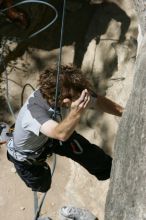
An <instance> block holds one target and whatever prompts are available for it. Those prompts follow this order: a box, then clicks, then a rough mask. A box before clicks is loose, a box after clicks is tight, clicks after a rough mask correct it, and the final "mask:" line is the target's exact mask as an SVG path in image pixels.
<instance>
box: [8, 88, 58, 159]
mask: <svg viewBox="0 0 146 220" xmlns="http://www.w3.org/2000/svg"><path fill="white" fill-rule="evenodd" d="M53 113H54V110H53V109H52V108H51V107H50V106H49V105H48V103H47V101H46V100H45V99H44V98H43V97H42V94H41V92H40V90H39V89H38V90H36V91H35V92H33V94H32V95H31V96H30V97H29V98H28V100H27V101H26V103H25V104H24V106H23V107H22V108H21V110H20V112H19V114H18V117H17V120H16V124H15V130H14V137H13V138H12V139H10V141H9V142H8V145H7V146H8V152H9V154H10V155H11V156H13V157H14V158H15V159H16V160H19V161H24V160H25V159H26V158H27V154H28V153H29V154H30V153H32V155H33V157H38V156H39V155H40V153H41V150H43V147H42V146H43V145H44V144H45V143H46V141H47V140H48V137H47V136H45V135H43V134H42V133H40V128H41V125H42V124H43V123H45V122H46V121H48V120H49V119H51V118H52V116H53Z"/></svg>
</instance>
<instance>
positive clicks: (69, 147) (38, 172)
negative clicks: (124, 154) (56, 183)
mask: <svg viewBox="0 0 146 220" xmlns="http://www.w3.org/2000/svg"><path fill="white" fill-rule="evenodd" d="M51 153H55V154H58V155H61V156H66V157H68V158H71V159H72V160H74V161H76V162H77V163H79V164H80V165H81V166H83V167H84V168H85V169H86V170H88V171H89V173H90V174H92V175H94V176H95V177H96V178H97V179H98V180H106V179H108V178H109V177H110V171H111V165H112V158H111V157H110V156H108V155H107V154H105V153H104V151H103V150H102V149H101V148H99V147H98V146H96V145H94V144H91V143H90V142H89V141H88V140H87V139H85V138H84V137H83V136H81V135H80V134H78V133H76V132H74V133H73V135H72V136H71V138H70V139H69V140H67V141H65V142H61V143H60V142H59V141H58V140H54V142H53V146H51V147H49V142H48V143H46V144H45V150H44V151H43V153H42V154H41V155H40V156H39V158H38V159H37V161H36V162H34V163H32V164H31V163H28V162H27V161H24V162H20V161H17V160H15V159H14V158H13V157H12V156H10V155H9V154H8V159H9V160H10V161H11V162H13V163H14V166H15V168H16V170H17V173H18V175H19V176H20V177H21V179H22V180H23V181H24V182H25V183H26V185H27V186H28V187H30V188H31V189H32V190H33V191H38V192H46V191H47V190H48V189H49V188H50V186H51V172H50V167H49V165H48V164H47V163H46V162H45V160H46V158H47V155H48V154H51ZM40 161H41V162H40Z"/></svg>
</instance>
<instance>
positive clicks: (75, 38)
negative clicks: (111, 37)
mask: <svg viewBox="0 0 146 220" xmlns="http://www.w3.org/2000/svg"><path fill="white" fill-rule="evenodd" d="M53 5H54V6H55V7H56V9H57V10H58V13H59V16H58V19H57V21H56V22H55V23H54V24H53V25H52V26H51V27H50V28H49V29H48V30H46V31H44V32H42V33H41V34H39V35H37V36H35V37H34V38H33V39H31V40H27V41H25V42H22V43H18V46H17V47H16V48H15V49H14V50H13V51H11V53H10V54H8V55H7V57H6V58H5V60H6V63H8V62H9V61H11V60H15V59H17V57H20V56H22V55H23V54H24V52H25V51H26V49H27V48H28V47H33V48H38V49H43V50H48V51H50V50H52V49H55V48H59V39H60V26H61V11H62V1H59V3H58V2H57V1H55V2H53ZM23 10H24V11H25V12H26V13H27V16H28V18H29V26H28V27H27V28H26V29H22V28H21V27H20V26H18V25H16V23H10V22H9V21H7V20H6V19H5V17H4V16H1V19H0V27H1V38H2V37H3V36H6V37H11V38H12V37H17V38H20V39H22V38H26V39H27V37H28V36H29V35H30V34H32V33H33V32H35V31H36V30H38V29H39V28H41V27H43V26H44V25H46V24H47V23H48V22H49V21H50V20H51V19H52V18H53V17H54V14H53V12H52V11H51V9H48V8H47V7H46V6H42V5H38V4H36V5H35V4H29V5H24V6H23ZM112 19H114V20H116V21H117V22H120V23H121V34H120V36H119V39H117V41H118V42H123V41H124V40H125V34H126V32H127V30H128V27H129V24H130V18H129V17H128V16H127V14H126V13H125V12H124V11H123V10H122V9H121V8H120V7H119V6H118V5H116V4H115V3H110V2H104V3H101V4H97V5H91V4H89V3H87V2H84V4H82V7H81V8H79V9H78V10H76V11H70V10H69V9H68V10H66V17H65V31H64V41H63V45H66V46H68V45H74V49H75V53H74V64H75V65H76V66H78V67H81V65H82V61H83V58H84V55H85V53H86V50H87V47H88V45H89V43H90V42H91V40H92V39H96V44H98V43H99V42H100V37H101V35H103V34H104V33H105V32H106V30H107V28H108V25H109V23H110V21H111V20H112ZM41 62H42V63H43V60H42V61H41ZM37 63H38V62H36V64H37ZM41 66H43V65H41V64H40V62H39V63H38V68H39V69H40V68H41ZM108 66H110V67H112V69H111V68H110V70H109V69H108V70H107V74H108V72H110V74H112V70H113V69H114V68H116V61H115V60H113V61H111V63H110V65H108ZM2 71H3V66H1V67H0V72H2Z"/></svg>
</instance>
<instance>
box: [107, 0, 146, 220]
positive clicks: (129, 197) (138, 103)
mask: <svg viewBox="0 0 146 220" xmlns="http://www.w3.org/2000/svg"><path fill="white" fill-rule="evenodd" d="M134 3H135V7H136V11H137V15H138V19H139V30H140V33H139V34H140V35H141V36H140V38H138V44H139V45H138V48H139V49H138V55H137V58H136V62H135V68H134V81H133V87H132V90H131V94H130V97H129V99H128V102H127V105H126V109H125V112H124V114H123V117H122V120H121V122H120V124H119V129H118V134H117V138H116V143H115V150H114V160H113V166H112V172H111V182H110V187H109V192H108V196H107V201H106V209H105V220H111V219H112V220H144V219H146V212H145V206H146V187H145V178H146V172H145V170H146V169H145V168H146V163H145V158H146V142H145V140H146V123H145V117H146V98H145V97H146V96H145V94H146V74H145V68H146V64H145V57H146V38H145V25H146V24H145V10H146V5H145V1H144V0H141V1H136V0H135V1H134Z"/></svg>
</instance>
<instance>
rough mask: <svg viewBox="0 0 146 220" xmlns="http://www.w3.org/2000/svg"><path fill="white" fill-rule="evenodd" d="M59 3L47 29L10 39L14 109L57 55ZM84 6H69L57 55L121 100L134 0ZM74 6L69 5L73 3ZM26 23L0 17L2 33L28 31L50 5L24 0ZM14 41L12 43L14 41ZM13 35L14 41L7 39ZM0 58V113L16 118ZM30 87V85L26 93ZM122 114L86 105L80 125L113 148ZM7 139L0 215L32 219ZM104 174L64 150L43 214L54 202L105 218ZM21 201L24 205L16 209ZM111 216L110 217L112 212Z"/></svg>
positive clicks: (1, 158) (0, 160)
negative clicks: (99, 178) (95, 173)
mask: <svg viewBox="0 0 146 220" xmlns="http://www.w3.org/2000/svg"><path fill="white" fill-rule="evenodd" d="M52 2H53V4H54V5H55V6H56V7H57V9H58V10H59V19H58V20H57V21H56V22H55V23H54V25H53V26H51V27H50V28H49V29H48V30H47V31H45V32H43V33H41V34H40V35H38V36H37V37H35V38H33V39H31V40H29V41H27V42H25V43H24V42H23V43H21V42H20V43H19V44H17V42H16V43H15V39H14V37H13V38H12V39H9V41H8V40H7V42H6V43H7V45H8V47H7V48H9V49H10V51H9V50H6V51H5V54H4V56H5V61H6V64H7V73H8V78H9V81H8V82H9V85H8V86H9V99H10V102H11V104H12V108H13V109H14V112H15V114H17V111H18V109H19V107H20V103H21V95H20V94H21V92H22V88H23V86H24V85H25V84H26V83H31V84H32V85H33V86H34V87H36V86H37V79H38V75H39V73H40V72H41V71H42V70H43V69H44V68H45V67H46V66H47V65H54V64H55V63H56V62H57V57H58V52H59V50H58V47H59V36H60V11H61V3H62V1H59V2H58V1H57V0H56V1H52ZM81 2H82V4H81V3H80V4H81V7H77V6H76V10H73V6H72V7H71V6H68V8H67V11H66V19H65V32H64V41H63V53H62V63H63V64H68V63H75V64H76V65H77V66H79V67H81V68H82V70H83V71H84V74H85V75H86V76H87V77H88V78H89V79H90V80H91V82H92V83H93V85H94V88H95V90H96V91H98V92H99V93H100V94H103V95H107V96H108V97H109V98H111V99H113V100H114V101H117V102H118V103H119V104H121V105H123V106H125V104H126V102H127V99H128V96H129V94H130V91H131V86H132V81H133V66H134V62H135V56H136V47H137V44H136V38H137V21H136V17H135V11H134V7H133V4H132V2H131V1H127V0H118V1H116V0H114V1H107V2H105V1H104V3H100V1H95V0H94V1H91V3H92V4H89V3H88V1H81ZM70 7H71V9H70ZM23 9H24V11H26V12H27V14H28V17H29V20H30V25H29V26H28V28H27V29H26V30H23V29H21V27H20V26H18V25H16V24H15V23H10V22H9V21H6V19H5V17H2V18H1V19H0V27H1V33H2V35H1V40H3V36H4V35H6V36H8V35H9V36H16V35H17V37H21V38H22V36H23V37H26V36H28V35H30V33H32V32H33V31H35V30H38V28H39V27H40V26H41V27H42V26H43V25H45V24H46V23H47V22H48V20H50V19H52V17H53V13H52V12H51V11H50V12H49V10H48V9H47V13H46V7H44V6H42V5H41V6H39V7H38V6H36V5H35V4H32V5H29V6H28V5H26V6H25V7H24V8H23ZM11 42H12V43H11ZM10 43H11V44H10ZM3 70H4V68H3V65H0V72H1V73H2V74H1V76H2V77H1V84H0V86H1V99H0V102H1V103H2V105H1V106H2V107H3V108H2V107H1V108H0V117H1V119H0V120H2V121H6V122H8V123H9V122H11V123H12V122H13V117H12V116H11V114H10V112H9V109H8V105H7V102H6V100H5V99H4V95H5V90H4V88H6V84H5V78H6V75H5V72H4V71H3ZM31 91H32V89H31V88H29V87H27V89H26V90H25V93H24V100H25V99H26V98H27V97H28V95H29V94H30V93H31ZM119 120H120V119H119V118H117V117H114V116H111V115H108V114H103V113H101V112H95V111H87V112H86V114H84V116H83V117H82V119H81V122H80V124H79V126H78V128H77V129H78V131H79V132H80V133H81V134H82V135H84V136H85V137H86V138H88V139H89V140H90V141H92V142H93V143H95V144H97V145H99V146H101V147H103V149H104V150H105V151H106V152H108V153H109V154H111V155H112V152H113V146H114V140H115V135H116V132H117V127H118V123H119ZM5 151H6V150H5V147H4V146H2V149H1V151H0V166H1V173H0V179H1V180H0V219H5V220H8V219H10V218H11V220H14V219H15V220H20V219H21V220H24V219H25V220H30V219H32V216H33V197H32V193H31V192H30V190H29V189H27V188H26V187H25V186H24V184H23V183H22V181H21V180H20V179H19V178H18V176H17V174H15V173H12V172H11V171H10V170H11V166H12V165H11V164H10V163H9V162H8V161H7V159H6V152H5ZM108 185H109V180H107V181H104V182H100V181H97V180H96V179H95V177H93V176H91V175H90V174H88V173H87V171H86V170H84V169H83V168H82V167H80V166H79V165H77V164H76V163H75V162H72V161H71V160H68V159H66V158H62V157H59V158H58V159H57V166H56V171H55V174H54V177H53V183H52V188H51V190H50V191H49V192H48V195H47V198H46V202H45V204H44V208H43V210H42V214H45V215H49V216H50V217H51V218H53V219H54V220H58V219H59V214H58V210H59V208H60V207H62V206H64V205H67V204H69V205H72V206H76V207H81V208H87V209H88V210H90V211H92V212H93V213H94V215H96V216H97V217H98V218H99V220H103V218H104V205H105V199H106V194H107V190H108ZM21 207H25V209H21ZM110 220H113V219H110Z"/></svg>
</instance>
